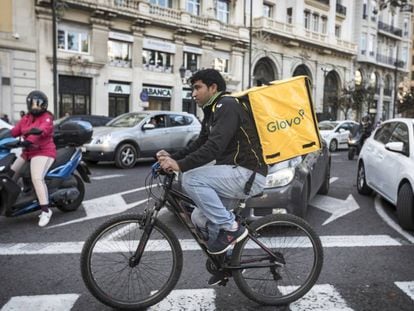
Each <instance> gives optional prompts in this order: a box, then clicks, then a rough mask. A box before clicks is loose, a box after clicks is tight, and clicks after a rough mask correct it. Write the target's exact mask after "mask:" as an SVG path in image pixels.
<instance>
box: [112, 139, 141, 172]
mask: <svg viewBox="0 0 414 311" xmlns="http://www.w3.org/2000/svg"><path fill="white" fill-rule="evenodd" d="M137 158H138V152H137V149H136V148H135V147H134V146H133V145H131V144H123V145H121V146H119V147H118V149H117V150H116V153H115V165H116V167H118V168H131V167H134V165H135V162H136V161H137Z"/></svg>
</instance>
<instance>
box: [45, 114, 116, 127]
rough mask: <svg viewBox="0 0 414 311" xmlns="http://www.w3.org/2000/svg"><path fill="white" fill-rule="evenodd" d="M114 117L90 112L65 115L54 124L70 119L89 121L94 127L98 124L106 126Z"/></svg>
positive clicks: (57, 124)
mask: <svg viewBox="0 0 414 311" xmlns="http://www.w3.org/2000/svg"><path fill="white" fill-rule="evenodd" d="M112 119H113V118H112V117H107V116H100V115H88V114H85V115H73V116H64V117H63V118H60V119H57V120H55V121H54V122H53V124H54V125H55V126H59V125H61V124H63V123H66V122H68V121H87V122H89V123H90V124H91V125H92V126H93V127H97V126H104V125H105V124H106V123H108V122H109V121H111V120H112Z"/></svg>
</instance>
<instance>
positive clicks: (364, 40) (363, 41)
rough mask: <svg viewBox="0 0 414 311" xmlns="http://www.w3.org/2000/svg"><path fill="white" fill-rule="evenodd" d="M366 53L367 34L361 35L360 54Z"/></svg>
mask: <svg viewBox="0 0 414 311" xmlns="http://www.w3.org/2000/svg"><path fill="white" fill-rule="evenodd" d="M366 53H367V34H366V33H362V35H361V54H362V55H365V54H366Z"/></svg>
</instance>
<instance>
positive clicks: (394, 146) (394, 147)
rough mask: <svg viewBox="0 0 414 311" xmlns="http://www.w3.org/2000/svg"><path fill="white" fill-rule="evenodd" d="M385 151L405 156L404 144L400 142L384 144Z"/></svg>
mask: <svg viewBox="0 0 414 311" xmlns="http://www.w3.org/2000/svg"><path fill="white" fill-rule="evenodd" d="M385 149H387V150H389V151H392V152H397V153H402V154H405V152H404V143H403V142H401V141H394V142H390V143H387V144H385Z"/></svg>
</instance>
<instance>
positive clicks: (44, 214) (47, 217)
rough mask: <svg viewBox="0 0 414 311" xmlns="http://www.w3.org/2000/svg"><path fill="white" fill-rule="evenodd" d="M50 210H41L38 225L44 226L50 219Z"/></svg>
mask: <svg viewBox="0 0 414 311" xmlns="http://www.w3.org/2000/svg"><path fill="white" fill-rule="evenodd" d="M52 214H53V213H52V210H51V209H49V211H48V212H43V211H42V213H41V214H40V215H39V218H40V219H39V227H44V226H46V225H47V224H48V223H49V221H50V217H52Z"/></svg>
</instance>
